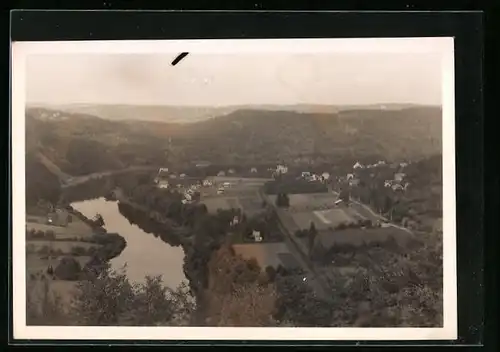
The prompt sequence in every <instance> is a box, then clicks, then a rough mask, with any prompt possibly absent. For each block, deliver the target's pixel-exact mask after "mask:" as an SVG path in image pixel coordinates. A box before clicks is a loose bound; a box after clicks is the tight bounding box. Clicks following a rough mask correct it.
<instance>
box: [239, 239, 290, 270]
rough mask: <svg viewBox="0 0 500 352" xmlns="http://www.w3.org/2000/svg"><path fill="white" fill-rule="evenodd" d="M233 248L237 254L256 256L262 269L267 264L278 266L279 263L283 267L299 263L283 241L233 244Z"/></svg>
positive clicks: (249, 256)
mask: <svg viewBox="0 0 500 352" xmlns="http://www.w3.org/2000/svg"><path fill="white" fill-rule="evenodd" d="M233 249H234V251H235V253H236V254H237V255H241V256H242V257H243V258H245V259H252V258H255V259H256V260H257V263H259V266H260V267H261V269H262V270H264V269H265V268H266V267H267V266H273V267H274V268H277V267H278V265H282V266H283V267H296V266H298V265H299V264H298V263H297V261H296V260H295V258H294V257H293V255H292V254H291V253H290V251H289V249H288V246H287V245H286V244H285V243H283V242H280V243H245V244H233Z"/></svg>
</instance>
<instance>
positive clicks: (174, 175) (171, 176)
mask: <svg viewBox="0 0 500 352" xmlns="http://www.w3.org/2000/svg"><path fill="white" fill-rule="evenodd" d="M169 177H170V178H172V179H174V178H177V175H176V174H171V175H170V176H169Z"/></svg>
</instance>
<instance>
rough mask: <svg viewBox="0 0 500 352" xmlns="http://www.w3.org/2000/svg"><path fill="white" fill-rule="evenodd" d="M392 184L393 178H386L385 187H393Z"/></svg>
mask: <svg viewBox="0 0 500 352" xmlns="http://www.w3.org/2000/svg"><path fill="white" fill-rule="evenodd" d="M391 186H392V180H385V182H384V187H391Z"/></svg>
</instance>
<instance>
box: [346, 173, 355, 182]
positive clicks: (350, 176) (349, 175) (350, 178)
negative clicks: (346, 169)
mask: <svg viewBox="0 0 500 352" xmlns="http://www.w3.org/2000/svg"><path fill="white" fill-rule="evenodd" d="M353 178H354V174H347V176H346V180H347V181H349V180H352V179H353Z"/></svg>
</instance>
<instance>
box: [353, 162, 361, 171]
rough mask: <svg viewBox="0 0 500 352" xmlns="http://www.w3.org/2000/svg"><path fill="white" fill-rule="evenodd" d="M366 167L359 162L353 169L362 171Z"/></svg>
mask: <svg viewBox="0 0 500 352" xmlns="http://www.w3.org/2000/svg"><path fill="white" fill-rule="evenodd" d="M363 167H364V166H363V165H362V164H361V163H360V162H359V161H356V164H354V165H353V167H352V168H353V169H361V168H363Z"/></svg>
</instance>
